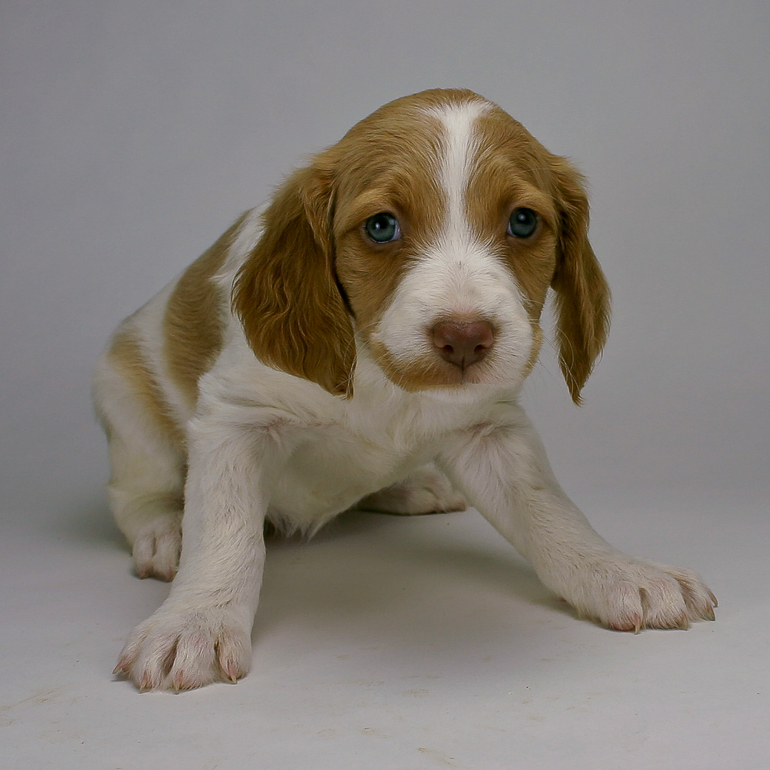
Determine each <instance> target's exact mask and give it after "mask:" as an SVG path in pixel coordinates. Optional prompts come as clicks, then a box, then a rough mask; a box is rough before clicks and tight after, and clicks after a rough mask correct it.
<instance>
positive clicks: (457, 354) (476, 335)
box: [433, 321, 495, 368]
mask: <svg viewBox="0 0 770 770" xmlns="http://www.w3.org/2000/svg"><path fill="white" fill-rule="evenodd" d="M494 343H495V337H494V334H493V333H492V327H491V326H490V325H489V323H487V322H486V321H439V323H437V324H436V325H435V326H434V327H433V344H434V345H435V346H436V348H437V349H438V352H439V355H440V356H441V357H442V358H443V359H444V360H445V361H449V363H450V364H455V365H456V366H459V367H461V368H465V367H466V366H470V365H471V364H475V363H476V362H477V361H481V359H482V358H484V356H485V355H486V354H487V351H488V350H489V349H490V348H491V347H492V345H494Z"/></svg>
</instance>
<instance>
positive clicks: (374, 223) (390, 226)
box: [364, 212, 401, 243]
mask: <svg viewBox="0 0 770 770" xmlns="http://www.w3.org/2000/svg"><path fill="white" fill-rule="evenodd" d="M364 228H365V229H366V234H367V235H368V236H369V237H370V238H371V239H372V240H373V241H374V242H375V243H390V242H391V241H395V240H396V239H397V238H398V237H399V236H400V235H401V228H400V227H399V226H398V220H397V219H396V218H395V217H394V216H393V214H387V213H385V212H382V213H380V214H375V215H374V216H373V217H369V219H367V220H366V224H365V225H364Z"/></svg>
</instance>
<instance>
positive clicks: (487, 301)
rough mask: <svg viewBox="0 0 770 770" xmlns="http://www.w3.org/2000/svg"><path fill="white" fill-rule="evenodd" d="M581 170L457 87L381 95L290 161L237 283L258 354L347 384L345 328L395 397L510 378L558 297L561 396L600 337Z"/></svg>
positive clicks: (513, 380) (516, 380) (328, 384)
mask: <svg viewBox="0 0 770 770" xmlns="http://www.w3.org/2000/svg"><path fill="white" fill-rule="evenodd" d="M587 230H588V203H587V200H586V195H585V192H584V190H583V185H582V180H581V177H580V176H579V174H577V172H575V171H574V169H572V167H571V166H570V165H569V163H567V161H565V160H564V159H562V158H559V157H557V156H554V155H552V154H550V153H549V152H548V151H547V150H545V149H544V148H543V147H542V145H540V144H539V143H538V142H537V141H536V140H535V139H534V138H533V137H532V136H530V134H529V133H528V132H527V131H526V130H525V129H524V128H523V127H522V126H521V125H520V124H519V123H517V122H516V121H515V120H513V119H512V118H511V117H509V116H508V115H507V114H506V113H505V112H503V111H502V110H501V109H500V108H499V107H497V106H495V105H494V104H492V103H490V102H488V101H486V100H484V99H482V98H481V97H479V96H477V95H476V94H473V93H472V92H470V91H442V90H435V91H426V92H423V93H420V94H415V95H414V96H409V97H405V98H403V99H399V100H397V101H395V102H391V103H390V104H387V105H385V106H384V107H382V108H380V109H379V110H377V111H376V112H375V113H373V114H372V115H370V116H369V117H368V118H366V119H364V120H363V121H361V122H360V123H358V124H357V125H356V126H354V127H353V128H352V129H351V130H350V131H349V132H348V133H347V134H346V136H345V137H344V138H343V139H342V140H341V141H340V142H339V143H338V144H336V145H334V146H333V147H331V148H330V149H328V150H326V151H325V152H323V153H321V154H319V155H318V156H316V157H315V158H314V160H313V162H312V163H311V165H310V166H308V167H307V168H304V169H301V170H299V171H297V172H296V173H295V174H294V175H293V176H292V177H290V178H289V180H288V181H287V182H286V183H285V185H284V186H283V187H282V188H281V189H280V190H279V191H278V193H277V194H276V196H275V198H274V200H273V202H272V204H271V205H270V207H269V208H268V209H267V211H266V212H265V215H264V233H263V235H262V238H261V239H260V241H259V243H258V244H257V246H256V248H255V249H254V252H253V253H252V254H251V255H250V257H249V258H248V259H247V260H246V262H245V263H244V265H243V267H242V269H241V271H240V273H239V275H238V277H237V279H236V282H235V285H234V290H233V305H234V309H235V311H236V312H237V314H238V315H239V316H240V318H241V321H242V323H243V328H244V332H245V334H246V337H247V339H248V341H249V344H250V345H251V346H252V348H253V350H254V352H255V353H256V355H257V356H258V357H259V358H260V359H261V360H263V361H265V362H267V363H269V364H271V365H273V366H275V367H277V368H279V369H282V370H284V371H286V372H289V373H291V374H294V375H297V376H300V377H304V378H306V379H309V380H311V381H313V382H316V383H318V384H319V385H321V386H322V387H324V388H325V389H326V390H328V391H330V392H331V393H335V394H344V395H348V396H350V395H351V394H352V382H353V376H352V375H353V370H354V368H355V362H356V338H357V339H358V344H361V345H365V346H366V347H367V349H368V351H369V353H370V354H371V356H372V357H373V358H374V360H375V361H376V362H377V363H378V364H379V365H380V367H381V368H382V370H383V371H384V372H385V373H386V375H387V376H388V377H389V378H390V379H391V380H392V381H393V382H394V383H396V384H398V385H399V386H401V387H402V388H404V389H406V390H410V391H416V390H428V389H437V388H458V387H473V385H480V384H488V385H499V386H502V387H510V386H513V387H515V386H517V385H518V384H520V383H521V381H523V379H524V377H526V375H527V374H528V373H529V371H530V370H531V368H532V366H533V365H534V362H535V360H536V358H537V353H538V350H539V347H540V341H541V337H542V334H541V330H540V314H541V311H542V308H543V304H544V302H545V298H546V294H547V292H548V289H549V287H551V288H553V289H554V291H555V293H556V309H557V324H558V336H559V347H560V358H561V367H562V371H563V373H564V376H565V378H566V380H567V384H568V386H569V389H570V393H571V394H572V398H573V399H574V400H575V401H576V402H578V401H579V399H580V391H581V388H582V387H583V385H584V383H585V381H586V379H587V378H588V375H589V374H590V372H591V368H592V366H593V363H594V361H595V359H596V357H597V355H598V354H599V352H600V351H601V349H602V346H603V345H604V341H605V338H606V335H607V329H608V318H609V291H608V288H607V284H606V281H605V279H604V276H603V274H602V272H601V269H600V267H599V264H598V262H597V261H596V258H595V257H594V254H593V251H592V250H591V246H590V244H589V243H588V238H587Z"/></svg>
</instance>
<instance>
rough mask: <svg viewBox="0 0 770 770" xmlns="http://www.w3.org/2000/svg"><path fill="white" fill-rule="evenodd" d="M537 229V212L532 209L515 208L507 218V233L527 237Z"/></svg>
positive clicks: (517, 236) (515, 236)
mask: <svg viewBox="0 0 770 770" xmlns="http://www.w3.org/2000/svg"><path fill="white" fill-rule="evenodd" d="M535 230H537V214H535V212H534V211H532V209H524V208H522V209H515V210H514V212H513V214H511V218H510V219H509V220H508V235H512V236H513V237H514V238H529V237H530V236H531V235H532V234H533V233H534V232H535Z"/></svg>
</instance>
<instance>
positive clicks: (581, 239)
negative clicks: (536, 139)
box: [551, 157, 610, 404]
mask: <svg viewBox="0 0 770 770" xmlns="http://www.w3.org/2000/svg"><path fill="white" fill-rule="evenodd" d="M552 170H553V172H554V175H555V178H556V187H557V189H556V199H557V201H558V202H559V205H560V208H561V212H560V213H561V232H560V235H559V255H558V262H557V266H556V272H555V273H554V277H553V280H552V281H551V286H552V287H553V289H554V291H555V292H556V313H557V329H558V335H559V359H560V364H561V370H562V373H563V374H564V379H565V380H566V381H567V387H569V391H570V394H571V396H572V400H573V401H574V402H575V403H576V404H579V403H580V391H581V390H582V388H583V385H585V383H586V380H587V379H588V376H589V375H590V374H591V370H592V369H593V366H594V363H595V361H596V358H597V356H598V355H599V353H601V351H602V348H603V347H604V343H605V341H606V339H607V333H608V332H609V323H610V289H609V286H608V285H607V280H606V279H605V277H604V273H602V269H601V267H600V266H599V262H598V261H597V259H596V256H595V255H594V252H593V249H592V248H591V244H590V243H589V242H588V199H587V197H586V193H585V190H584V188H583V179H582V177H581V176H580V174H579V173H578V172H577V171H575V170H574V169H573V168H572V167H571V166H570V164H569V163H567V161H565V160H564V159H563V158H556V157H554V158H553V159H552Z"/></svg>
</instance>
